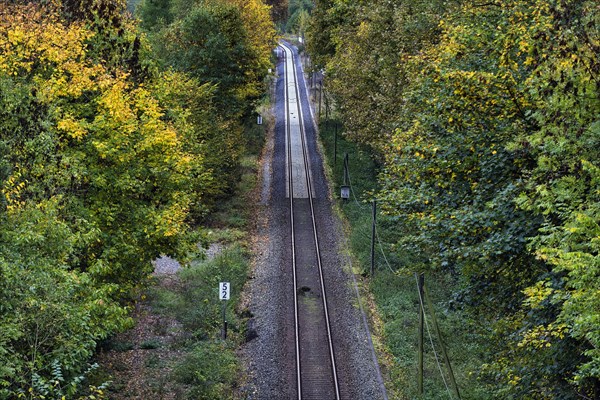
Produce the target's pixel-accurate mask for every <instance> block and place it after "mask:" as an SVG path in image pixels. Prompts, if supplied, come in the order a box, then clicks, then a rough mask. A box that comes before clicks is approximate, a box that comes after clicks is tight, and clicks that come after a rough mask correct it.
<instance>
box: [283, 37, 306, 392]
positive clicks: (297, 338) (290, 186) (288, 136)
mask: <svg viewBox="0 0 600 400" xmlns="http://www.w3.org/2000/svg"><path fill="white" fill-rule="evenodd" d="M280 47H281V49H282V50H283V75H284V85H285V90H284V91H283V96H284V101H283V103H284V106H285V112H284V118H285V126H286V139H287V143H288V145H287V149H286V151H287V165H288V171H287V173H288V193H289V198H290V227H291V243H292V246H291V247H292V273H293V278H294V279H293V281H294V328H295V329H294V330H295V332H294V334H295V342H296V384H297V388H298V400H302V380H301V373H300V372H301V365H300V333H299V323H298V297H297V293H298V284H297V281H296V239H295V236H294V186H293V173H292V145H291V140H292V138H291V127H290V115H289V105H288V98H289V95H288V91H289V85H288V74H287V52H286V49H285V48H284V47H283V46H280ZM292 54H293V53H292Z"/></svg>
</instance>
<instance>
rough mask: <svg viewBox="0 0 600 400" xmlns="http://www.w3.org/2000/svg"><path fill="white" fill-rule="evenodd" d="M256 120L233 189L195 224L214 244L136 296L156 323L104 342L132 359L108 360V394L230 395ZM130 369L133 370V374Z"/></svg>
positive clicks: (256, 149)
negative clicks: (225, 286) (222, 293)
mask: <svg viewBox="0 0 600 400" xmlns="http://www.w3.org/2000/svg"><path fill="white" fill-rule="evenodd" d="M255 122H256V121H254V125H253V124H251V123H249V124H248V126H247V138H248V146H247V149H248V152H247V154H246V155H245V157H244V158H243V159H242V160H241V166H240V172H241V175H240V180H239V182H238V185H237V189H236V192H235V194H234V195H233V196H231V197H230V198H229V199H227V200H224V201H222V202H221V203H220V204H219V206H218V208H217V209H216V210H215V211H214V212H213V213H212V214H211V216H210V218H209V220H208V222H207V223H206V226H204V227H203V228H202V229H203V237H205V238H206V239H207V241H208V242H209V243H210V244H218V246H213V247H215V248H216V249H217V251H216V253H215V254H213V255H212V256H211V257H201V258H198V259H196V260H194V261H192V262H191V263H190V264H189V265H188V266H186V267H184V268H183V269H181V270H179V271H178V272H177V274H176V275H175V276H168V277H157V278H155V284H154V285H152V286H151V287H150V288H148V289H147V290H146V291H145V294H144V295H143V296H142V299H143V301H142V303H143V306H142V307H141V308H142V309H144V310H148V311H147V313H150V316H151V318H149V319H147V320H146V321H149V324H153V323H154V322H153V321H158V323H156V324H155V326H148V327H146V328H144V329H141V330H142V331H144V332H145V334H142V335H140V338H137V337H130V336H126V338H127V340H125V339H117V338H114V339H113V340H111V341H110V342H109V344H108V345H107V349H108V350H114V351H119V352H120V353H119V354H121V355H126V354H131V356H130V357H131V358H120V357H119V356H117V357H112V358H111V357H108V358H107V360H108V361H107V364H110V365H111V367H110V370H105V371H103V374H104V375H105V376H102V377H101V378H111V375H114V376H115V377H116V378H117V379H115V383H114V385H113V386H112V388H111V390H110V394H111V398H116V399H132V398H147V399H158V398H178V399H215V400H217V399H218V400H230V399H235V398H236V396H237V390H238V386H239V384H240V374H241V366H240V362H239V360H238V358H237V354H236V351H237V349H238V348H239V346H240V345H241V344H242V343H243V342H244V341H245V340H246V323H247V320H248V318H249V317H251V315H248V314H249V313H248V312H245V311H244V310H240V307H239V302H240V295H241V291H242V288H243V286H244V284H245V283H246V280H247V278H248V273H249V268H250V258H251V254H250V251H249V238H250V237H249V236H250V230H251V228H252V217H253V209H252V207H249V205H251V204H252V202H253V193H254V190H255V188H256V185H257V182H258V179H257V175H258V157H259V153H260V149H261V148H262V145H263V143H264V131H265V126H259V127H257V126H256V125H255ZM223 281H227V282H230V283H231V299H230V300H229V301H227V302H224V301H220V300H219V297H218V287H219V282H223ZM223 306H225V315H226V319H227V321H228V328H229V329H228V336H227V339H226V340H223V339H222V337H221V332H222V325H223V314H222V313H223ZM144 312H146V311H144ZM132 333H133V335H131V336H136V334H135V332H132ZM148 333H149V334H148ZM127 334H128V333H125V335H127ZM130 350H133V351H131V352H130ZM136 351H143V354H140V353H135V352H136ZM134 353H135V354H139V355H138V356H137V357H138V358H141V362H140V363H137V364H135V362H136V361H135V359H134V358H135V355H134ZM119 365H122V366H123V368H121V369H119V368H118V366H119ZM136 369H140V370H139V371H136V372H132V370H136ZM99 378H100V377H99ZM135 381H137V382H135ZM132 382H134V383H133V384H132Z"/></svg>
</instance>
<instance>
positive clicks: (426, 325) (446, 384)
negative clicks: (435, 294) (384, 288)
mask: <svg viewBox="0 0 600 400" xmlns="http://www.w3.org/2000/svg"><path fill="white" fill-rule="evenodd" d="M415 281H416V283H417V292H418V293H419V305H420V307H421V312H422V313H423V321H425V327H426V328H427V336H428V337H429V343H430V344H431V349H432V350H433V355H434V356H435V362H436V364H437V367H438V370H439V371H440V376H441V377H442V381H443V382H444V386H445V387H446V391H447V392H448V397H449V398H450V400H452V392H450V388H449V387H448V382H446V377H445V376H444V372H443V371H442V364H440V359H439V357H438V354H437V351H436V349H435V345H434V344H433V337H432V336H431V330H430V329H429V322H427V318H425V315H426V313H425V306H424V305H423V296H421V290H419V278H417V274H416V273H415Z"/></svg>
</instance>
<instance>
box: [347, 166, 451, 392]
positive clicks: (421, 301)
mask: <svg viewBox="0 0 600 400" xmlns="http://www.w3.org/2000/svg"><path fill="white" fill-rule="evenodd" d="M346 177H347V178H348V186H350V193H352V198H353V200H354V203H356V205H357V207H358V208H359V209H365V208H368V207H367V206H366V205H365V204H361V203H360V202H359V201H358V198H357V197H356V193H355V190H354V186H353V185H352V180H351V178H350V171H349V168H347V170H346ZM361 233H363V236H368V235H366V234H364V232H362V231H361ZM375 237H376V238H377V242H378V244H379V250H380V251H381V254H382V255H383V259H384V260H385V264H386V265H387V267H388V269H389V270H390V271H391V272H392V273H394V272H395V271H394V269H393V268H392V266H391V264H390V262H389V260H388V258H387V256H386V254H385V251H384V249H383V244H382V242H381V238H380V237H379V230H378V228H377V225H375ZM415 280H416V281H417V293H418V294H419V305H420V308H421V311H422V312H423V315H426V313H425V306H424V302H423V298H422V296H421V291H420V290H419V282H418V278H417V274H416V273H415ZM423 320H424V321H425V327H426V330H427V336H428V337H429V343H430V344H431V349H432V350H433V355H434V357H435V362H436V365H437V367H438V371H439V372H440V376H441V378H442V382H443V383H444V387H445V388H446V392H447V393H448V397H449V398H450V399H451V400H452V399H453V396H452V392H451V391H450V387H449V386H448V382H447V381H446V377H445V376H444V372H443V370H442V365H441V363H440V359H439V355H438V353H437V350H436V348H435V345H434V342H433V337H432V335H431V329H430V328H429V322H427V318H423Z"/></svg>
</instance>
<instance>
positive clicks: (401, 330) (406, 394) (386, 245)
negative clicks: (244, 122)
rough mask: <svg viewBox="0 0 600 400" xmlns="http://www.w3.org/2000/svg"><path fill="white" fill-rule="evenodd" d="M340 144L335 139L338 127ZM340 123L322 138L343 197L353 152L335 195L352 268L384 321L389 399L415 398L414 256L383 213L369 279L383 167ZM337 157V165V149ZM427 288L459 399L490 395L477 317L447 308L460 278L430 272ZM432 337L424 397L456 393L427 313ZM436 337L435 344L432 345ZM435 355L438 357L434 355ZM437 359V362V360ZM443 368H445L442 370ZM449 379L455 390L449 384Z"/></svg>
mask: <svg viewBox="0 0 600 400" xmlns="http://www.w3.org/2000/svg"><path fill="white" fill-rule="evenodd" d="M336 129H337V130H338V134H337V145H335V144H334V142H335V139H334V138H335V131H336ZM342 129H343V125H342V124H341V123H340V122H339V121H335V120H332V121H325V122H323V123H322V124H321V126H320V140H321V142H322V144H323V149H324V153H325V154H324V156H325V160H326V163H327V165H328V171H329V172H330V174H331V175H332V176H330V178H331V179H333V182H332V184H333V187H334V194H335V195H336V197H337V198H338V199H339V197H340V187H341V185H342V184H343V179H344V155H345V154H346V153H347V154H348V165H349V181H348V182H347V183H348V184H350V186H351V188H352V190H351V195H350V199H349V200H341V199H340V200H337V201H338V206H339V210H341V212H342V215H343V217H344V218H345V219H346V221H347V222H348V226H349V227H350V231H349V235H350V237H349V242H350V247H351V251H352V254H353V255H354V257H355V258H356V259H357V260H358V264H359V265H358V266H355V272H357V273H360V274H362V275H363V276H365V277H366V278H367V279H366V282H367V286H368V288H369V291H370V293H371V294H372V296H373V299H374V300H375V303H376V308H377V314H378V317H379V318H380V319H381V321H382V323H383V329H382V338H381V340H382V341H383V347H384V349H385V352H386V353H388V354H390V355H391V357H390V358H389V359H388V362H386V363H385V364H387V365H386V368H385V370H386V375H387V378H388V379H387V384H386V386H387V387H388V391H389V394H390V398H397V399H416V398H419V396H418V391H417V357H418V350H417V349H418V345H417V343H418V321H419V296H418V290H417V284H416V280H415V276H414V274H413V273H412V272H411V260H410V259H409V258H408V257H407V256H406V255H403V254H400V253H398V252H395V251H394V247H393V243H394V242H395V241H396V240H397V239H398V237H400V235H402V232H401V231H399V230H398V226H399V225H398V224H395V223H394V221H393V220H391V219H389V218H386V217H385V216H383V215H381V214H380V213H378V215H377V219H378V222H377V234H378V236H376V238H377V239H376V242H375V249H376V256H375V275H374V277H369V271H370V260H371V224H372V216H371V215H372V208H371V207H372V203H371V201H372V199H373V197H374V193H376V191H377V173H378V165H377V163H376V161H375V160H373V158H372V157H371V156H370V153H369V150H368V149H363V148H361V147H359V146H358V145H356V144H354V143H351V142H349V141H347V140H345V139H344V137H343V132H342ZM335 147H337V160H336V161H337V162H335V163H334V148H335ZM425 284H426V287H427V288H428V291H429V292H430V296H431V298H432V303H433V304H434V309H435V313H436V316H437V319H438V322H439V325H440V330H441V333H442V340H443V342H444V343H445V345H446V346H447V349H448V354H449V358H450V360H451V366H452V369H453V371H454V375H455V377H456V381H457V384H458V387H459V390H460V394H461V398H462V399H471V400H475V399H481V400H483V399H489V398H490V396H489V394H488V393H486V392H485V390H484V388H483V385H482V384H480V383H479V382H478V381H477V379H476V372H477V371H478V369H479V368H480V367H481V363H480V360H481V359H482V358H481V357H480V354H479V352H480V346H479V345H478V340H479V338H477V337H475V335H473V334H472V333H471V331H472V330H471V329H469V327H470V326H472V325H471V324H472V323H473V321H470V320H468V318H466V316H465V315H464V314H463V313H462V312H460V311H457V310H454V309H452V308H451V307H450V305H451V294H452V292H453V289H454V288H455V285H456V282H455V281H454V280H453V279H452V277H450V276H446V275H442V274H439V275H437V274H428V275H427V276H426V282H425ZM427 322H428V323H427V325H429V332H430V333H431V339H430V338H429V336H428V334H427V332H425V356H424V357H425V359H424V364H425V367H424V396H423V397H422V399H426V400H428V399H431V400H434V399H436V400H437V399H456V396H455V395H454V394H453V393H452V390H451V385H450V381H449V374H448V370H447V368H446V366H445V364H444V360H443V356H442V354H441V345H440V341H439V339H438V337H437V335H436V333H435V330H434V328H433V321H432V319H431V317H430V316H429V317H427ZM431 342H433V344H434V346H435V353H434V351H433V348H432V345H431ZM436 357H437V361H436ZM438 361H439V366H438ZM440 369H441V370H442V371H443V378H442V374H441V373H440ZM446 385H447V386H448V387H449V388H450V390H448V389H446Z"/></svg>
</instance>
